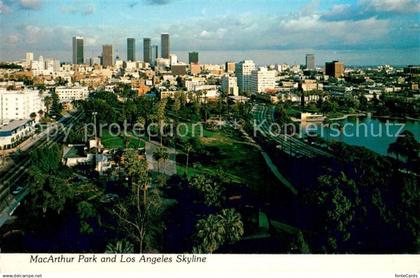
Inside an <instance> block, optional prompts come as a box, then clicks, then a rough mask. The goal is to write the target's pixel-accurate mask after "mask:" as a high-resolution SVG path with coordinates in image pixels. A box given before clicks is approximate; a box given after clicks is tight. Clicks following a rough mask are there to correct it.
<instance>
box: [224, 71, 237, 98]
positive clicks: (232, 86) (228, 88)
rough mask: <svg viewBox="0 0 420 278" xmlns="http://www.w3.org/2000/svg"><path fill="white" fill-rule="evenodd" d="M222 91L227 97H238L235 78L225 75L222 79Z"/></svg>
mask: <svg viewBox="0 0 420 278" xmlns="http://www.w3.org/2000/svg"><path fill="white" fill-rule="evenodd" d="M222 91H223V92H224V93H226V94H228V95H233V96H237V95H238V79H237V78H236V77H235V76H230V75H228V74H225V75H224V76H223V77H222Z"/></svg>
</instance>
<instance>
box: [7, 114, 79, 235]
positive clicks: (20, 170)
mask: <svg viewBox="0 0 420 278" xmlns="http://www.w3.org/2000/svg"><path fill="white" fill-rule="evenodd" d="M82 115H83V113H82V112H78V113H76V114H75V115H73V116H70V117H68V118H64V117H63V118H61V119H60V120H59V121H58V122H57V123H56V124H54V125H52V126H49V127H48V128H47V129H45V130H44V131H42V132H41V133H40V134H38V135H36V138H37V140H36V142H34V143H33V144H32V145H31V146H30V147H29V148H28V149H27V150H26V151H25V153H30V152H31V151H33V150H36V149H39V148H42V147H48V146H51V145H53V144H54V143H56V142H60V140H61V139H62V138H63V137H64V134H65V132H66V131H67V130H68V129H69V128H71V126H72V124H73V123H74V122H76V121H78V120H79V119H80V118H81V117H82ZM29 166H30V160H29V159H26V160H22V161H18V162H16V163H15V164H14V165H12V166H11V167H9V169H7V170H6V171H4V172H2V176H1V177H0V227H1V226H2V225H3V224H4V223H5V222H6V221H7V220H8V219H9V218H10V216H11V214H12V213H13V212H14V210H15V209H16V207H17V206H18V205H19V203H20V201H21V200H23V199H24V198H25V196H26V195H27V194H28V192H29V186H30V185H28V184H27V178H28V175H27V174H28V168H29ZM18 185H19V186H22V187H23V190H22V191H21V192H20V193H19V194H16V195H13V194H12V191H13V189H14V188H16V186H18Z"/></svg>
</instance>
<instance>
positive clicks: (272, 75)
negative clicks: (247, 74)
mask: <svg viewBox="0 0 420 278" xmlns="http://www.w3.org/2000/svg"><path fill="white" fill-rule="evenodd" d="M275 87H276V72H275V71H273V70H268V69H267V68H265V67H261V68H259V69H258V70H253V71H252V75H251V92H252V93H254V94H257V93H264V92H266V91H267V90H270V89H274V88H275Z"/></svg>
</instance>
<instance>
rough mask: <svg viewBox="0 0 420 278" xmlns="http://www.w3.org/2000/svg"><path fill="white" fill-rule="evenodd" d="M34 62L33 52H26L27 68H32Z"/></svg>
mask: <svg viewBox="0 0 420 278" xmlns="http://www.w3.org/2000/svg"><path fill="white" fill-rule="evenodd" d="M33 60H34V54H33V53H32V52H26V59H25V63H26V66H27V67H30V66H31V64H32V61H33Z"/></svg>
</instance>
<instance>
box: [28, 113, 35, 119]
mask: <svg viewBox="0 0 420 278" xmlns="http://www.w3.org/2000/svg"><path fill="white" fill-rule="evenodd" d="M29 117H30V118H31V120H35V119H36V113H35V112H32V113H31V114H30V115H29Z"/></svg>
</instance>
